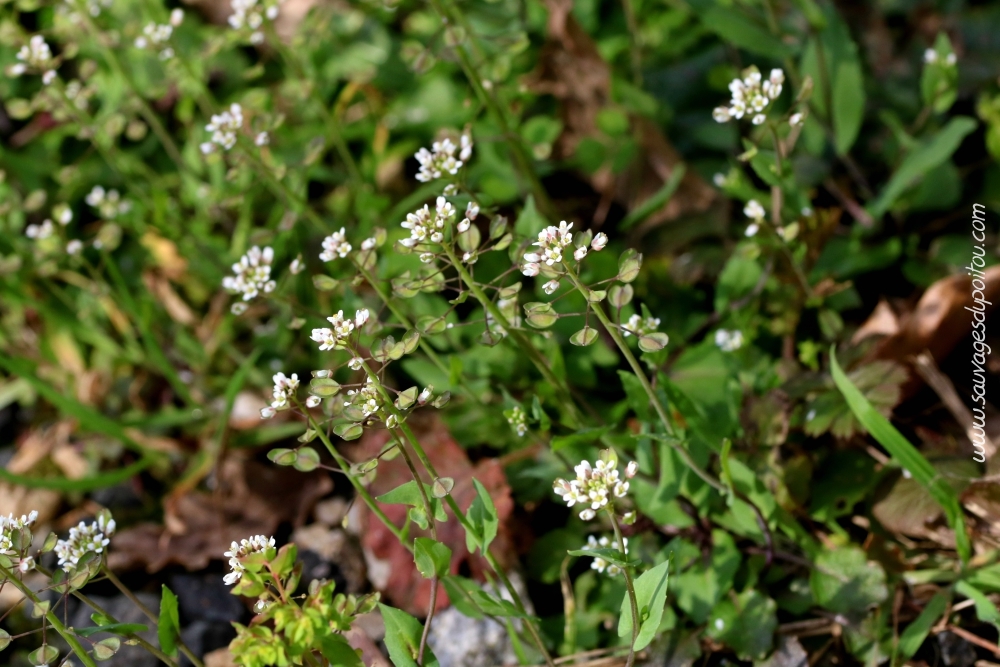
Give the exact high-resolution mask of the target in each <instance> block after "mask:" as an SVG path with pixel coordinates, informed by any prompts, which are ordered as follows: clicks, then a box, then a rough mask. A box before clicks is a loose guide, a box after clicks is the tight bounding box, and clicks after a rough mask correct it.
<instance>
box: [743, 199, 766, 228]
mask: <svg viewBox="0 0 1000 667" xmlns="http://www.w3.org/2000/svg"><path fill="white" fill-rule="evenodd" d="M743 213H744V215H746V216H747V217H748V218H750V219H751V220H754V221H756V222H760V221H761V220H763V219H764V215H765V211H764V207H763V206H761V205H760V202H759V201H757V200H756V199H751V200H750V201H748V202H747V205H746V206H744V207H743Z"/></svg>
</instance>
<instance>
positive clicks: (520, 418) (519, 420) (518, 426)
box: [507, 405, 528, 438]
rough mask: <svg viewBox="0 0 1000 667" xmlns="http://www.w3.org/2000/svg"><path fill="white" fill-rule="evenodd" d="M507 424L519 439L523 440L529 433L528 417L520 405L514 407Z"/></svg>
mask: <svg viewBox="0 0 1000 667" xmlns="http://www.w3.org/2000/svg"><path fill="white" fill-rule="evenodd" d="M507 423H508V424H510V427H511V428H512V429H514V432H515V433H517V436H518V437H519V438H523V437H524V434H525V433H527V432H528V415H526V414H525V413H524V410H523V409H522V408H521V406H520V405H517V406H514V409H513V410H511V411H510V413H509V414H508V416H507Z"/></svg>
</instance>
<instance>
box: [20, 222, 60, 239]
mask: <svg viewBox="0 0 1000 667" xmlns="http://www.w3.org/2000/svg"><path fill="white" fill-rule="evenodd" d="M55 229H56V228H55V226H53V224H52V221H51V220H48V219H46V220H43V221H42V224H40V225H28V226H27V227H25V228H24V234H25V236H27V237H28V238H29V239H35V240H36V241H41V240H43V239H47V238H49V237H51V236H52V235H53V234H54V233H55Z"/></svg>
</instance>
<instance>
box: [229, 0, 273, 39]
mask: <svg viewBox="0 0 1000 667" xmlns="http://www.w3.org/2000/svg"><path fill="white" fill-rule="evenodd" d="M280 2H281V0H279V2H277V3H275V2H267V1H266V0H264V1H262V2H258V0H232V3H231V6H232V8H233V13H232V14H231V15H230V16H229V25H230V26H231V27H232V28H233V30H239V31H244V30H245V29H246V30H249V31H250V43H251V44H260V43H262V42H263V41H264V33H263V31H262V30H261V28H262V27H263V25H264V19H265V18H266V19H268V20H270V21H273V20H274V19H276V18H277V17H278V11H279V10H278V5H279V4H280Z"/></svg>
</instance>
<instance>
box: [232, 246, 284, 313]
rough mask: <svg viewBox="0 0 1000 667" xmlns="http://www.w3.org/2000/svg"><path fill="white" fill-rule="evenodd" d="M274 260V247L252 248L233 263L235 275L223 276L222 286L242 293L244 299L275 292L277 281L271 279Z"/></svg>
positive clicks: (234, 292) (248, 299) (235, 292)
mask: <svg viewBox="0 0 1000 667" xmlns="http://www.w3.org/2000/svg"><path fill="white" fill-rule="evenodd" d="M273 260H274V249H272V248H264V249H263V250H261V249H260V248H259V247H258V246H254V247H252V248H250V250H248V251H247V253H246V254H245V255H243V257H241V258H240V261H238V262H237V263H235V264H233V273H234V274H235V275H233V276H226V277H225V278H223V280H222V286H223V287H224V288H225V289H226V290H227V291H229V292H231V293H233V294H242V295H243V300H244V301H250V300H251V299H253V298H254V297H256V296H257V295H258V294H260V293H261V292H265V293H269V292H273V291H274V288H275V287H277V283H276V282H275V281H273V280H271V262H272V261H273Z"/></svg>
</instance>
